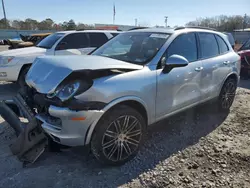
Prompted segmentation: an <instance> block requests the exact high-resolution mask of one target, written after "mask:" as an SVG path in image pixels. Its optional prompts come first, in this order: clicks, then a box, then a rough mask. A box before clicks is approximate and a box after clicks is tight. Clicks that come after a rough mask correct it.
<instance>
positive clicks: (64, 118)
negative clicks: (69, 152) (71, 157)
mask: <svg viewBox="0 0 250 188" xmlns="http://www.w3.org/2000/svg"><path fill="white" fill-rule="evenodd" d="M103 113H104V112H103V111H101V110H88V111H72V110H69V109H68V108H61V107H56V106H50V107H49V114H50V115H51V116H52V117H55V118H56V119H57V120H58V121H57V123H54V122H52V121H50V119H49V116H48V115H43V114H38V115H36V118H37V119H38V120H40V121H41V122H42V124H41V126H42V128H43V129H44V131H45V132H46V133H47V134H48V135H50V137H51V138H52V139H53V140H54V141H55V142H57V143H60V144H63V145H66V146H82V145H85V140H86V137H87V134H88V130H89V128H90V126H91V125H93V124H95V123H96V122H97V121H98V120H99V119H100V118H101V116H102V115H103Z"/></svg>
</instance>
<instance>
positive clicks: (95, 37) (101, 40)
mask: <svg viewBox="0 0 250 188" xmlns="http://www.w3.org/2000/svg"><path fill="white" fill-rule="evenodd" d="M88 35H89V38H90V47H100V46H102V45H103V44H105V43H106V42H107V41H108V38H107V36H106V35H105V34H104V33H88Z"/></svg>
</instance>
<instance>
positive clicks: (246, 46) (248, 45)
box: [240, 39, 250, 50]
mask: <svg viewBox="0 0 250 188" xmlns="http://www.w3.org/2000/svg"><path fill="white" fill-rule="evenodd" d="M240 50H250V39H249V40H248V41H247V42H246V43H245V44H243V46H242V47H241V48H240Z"/></svg>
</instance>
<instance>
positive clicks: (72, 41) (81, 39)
mask: <svg viewBox="0 0 250 188" xmlns="http://www.w3.org/2000/svg"><path fill="white" fill-rule="evenodd" d="M89 46H90V43H89V38H88V36H87V35H86V33H72V34H69V35H66V36H65V37H64V38H63V39H62V40H61V41H60V42H59V43H58V44H57V46H56V48H55V55H84V54H86V53H88V50H86V51H87V52H85V51H84V49H85V48H88V47H89Z"/></svg>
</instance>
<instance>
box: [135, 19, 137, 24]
mask: <svg viewBox="0 0 250 188" xmlns="http://www.w3.org/2000/svg"><path fill="white" fill-rule="evenodd" d="M135 26H137V18H136V19H135Z"/></svg>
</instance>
